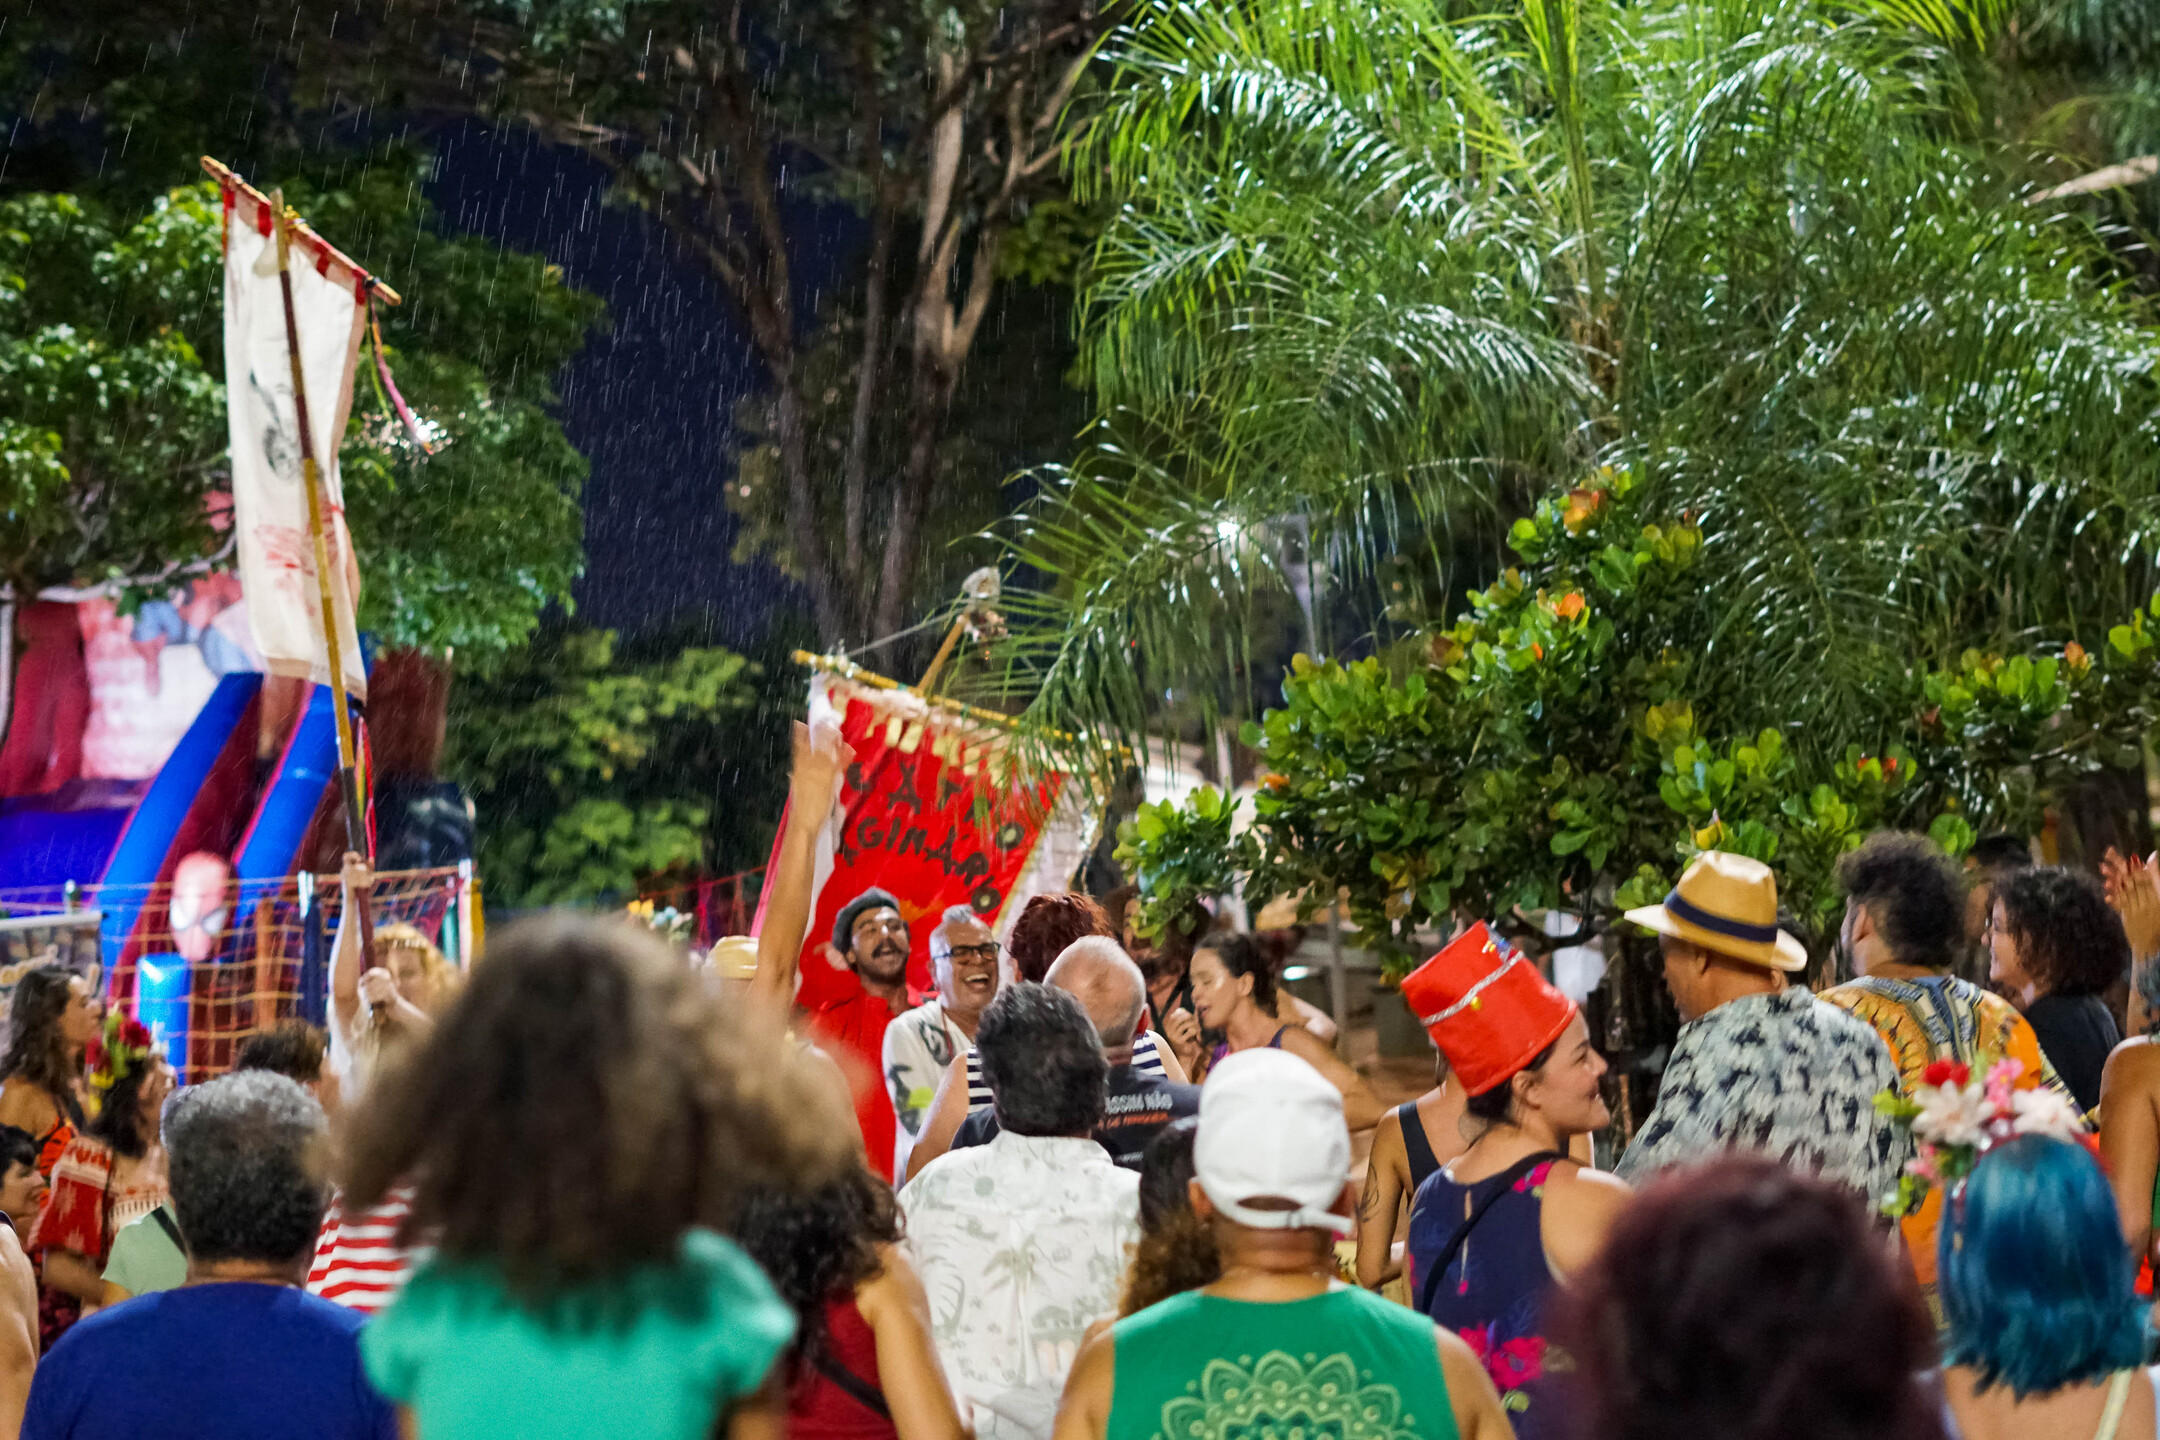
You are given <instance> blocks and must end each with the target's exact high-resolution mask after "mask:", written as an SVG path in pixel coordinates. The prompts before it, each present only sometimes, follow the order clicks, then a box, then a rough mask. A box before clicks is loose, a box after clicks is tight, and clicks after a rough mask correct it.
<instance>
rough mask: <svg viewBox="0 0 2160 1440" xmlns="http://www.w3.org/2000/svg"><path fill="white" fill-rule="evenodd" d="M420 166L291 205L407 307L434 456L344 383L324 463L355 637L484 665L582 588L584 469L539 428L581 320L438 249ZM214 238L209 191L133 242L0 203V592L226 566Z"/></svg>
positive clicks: (537, 291) (40, 199)
mask: <svg viewBox="0 0 2160 1440" xmlns="http://www.w3.org/2000/svg"><path fill="white" fill-rule="evenodd" d="M423 166H424V162H422V161H419V160H417V159H415V158H413V157H410V156H405V155H394V156H392V157H390V159H389V160H388V161H386V162H385V163H382V164H378V165H375V166H370V167H363V168H357V169H356V172H355V173H353V174H351V175H349V176H347V177H345V181H344V183H343V184H342V185H340V186H338V187H336V188H327V189H326V188H317V187H315V186H311V185H305V184H302V185H295V186H294V187H292V190H291V191H290V193H289V194H288V200H289V201H290V202H291V203H294V204H295V205H296V206H297V207H299V208H301V209H302V210H303V212H304V213H306V214H307V215H308V218H309V219H310V220H311V221H313V222H314V223H315V224H316V225H317V226H318V227H319V228H321V229H322V230H323V232H324V233H326V234H328V235H330V236H332V237H334V238H335V240H336V241H337V242H338V243H339V244H340V246H341V247H342V248H345V249H346V250H347V252H348V253H350V254H352V255H353V256H354V258H356V259H358V260H359V261H360V262H361V263H362V264H364V265H369V266H370V267H371V268H375V269H377V270H378V272H379V273H381V274H382V275H383V276H384V277H385V278H386V279H388V280H390V281H392V282H393V283H394V284H395V285H396V286H397V287H398V288H399V289H400V290H401V291H402V292H403V293H404V294H406V295H407V296H409V297H410V298H409V300H408V302H407V304H406V305H405V306H403V307H385V312H386V313H384V315H383V331H384V339H385V343H386V348H387V350H388V351H389V354H390V359H391V364H392V368H393V371H394V372H395V374H396V377H397V380H398V383H399V387H400V389H401V390H402V391H403V393H404V394H405V396H406V398H407V399H408V401H410V402H411V404H412V405H413V406H414V408H415V409H416V411H417V412H418V413H419V414H420V415H421V416H422V417H424V418H425V419H427V420H428V421H430V422H432V423H433V424H435V425H437V426H439V427H440V428H441V432H442V433H441V439H442V441H443V442H444V444H443V448H442V449H441V451H440V453H439V454H437V455H436V456H435V457H433V458H432V459H427V458H424V457H422V455H421V454H420V453H419V452H418V450H417V449H416V448H415V447H413V446H412V445H411V444H410V443H409V442H408V441H407V439H406V438H405V436H404V433H403V431H402V429H401V427H399V426H398V425H397V424H396V423H395V421H394V420H391V419H390V418H389V416H388V412H387V409H386V407H385V406H384V405H383V404H382V403H381V401H380V400H379V398H378V396H377V394H376V391H375V387H374V385H373V383H372V380H371V376H372V366H371V365H368V364H366V363H363V366H362V375H361V378H360V380H359V381H358V384H357V388H356V394H355V397H354V405H353V419H352V422H351V424H350V427H349V428H348V430H347V432H346V436H345V440H344V443H343V445H342V446H341V448H340V452H339V459H340V463H341V468H342V473H343V477H344V485H345V495H346V504H347V513H348V519H349V523H350V524H351V526H352V530H353V539H354V544H355V546H356V547H357V549H358V551H359V554H360V556H361V561H362V576H363V588H362V594H361V605H360V622H361V624H362V625H363V627H365V628H367V629H369V630H372V631H374V632H375V633H376V635H377V636H378V637H379V638H380V639H381V640H382V641H383V642H384V643H386V644H389V645H401V646H418V647H421V648H425V649H429V650H432V651H436V652H438V653H440V652H446V651H448V650H450V649H452V648H461V649H464V650H465V651H467V653H468V654H477V655H479V656H482V657H484V656H486V655H487V654H489V653H493V652H500V651H502V650H504V649H506V648H508V647H510V646H513V645H516V644H518V643H519V642H521V641H522V640H523V638H524V636H525V635H526V634H527V633H528V632H529V631H530V630H531V629H532V627H533V625H534V623H535V622H536V620H537V618H538V616H539V613H540V611H541V609H542V608H543V607H544V606H545V605H547V604H549V603H550V602H560V601H566V600H567V599H568V597H569V592H570V585H571V582H572V581H573V580H574V579H575V578H576V576H577V574H578V572H579V569H580V568H581V563H582V554H581V534H582V526H581V517H580V515H579V511H578V502H577V494H578V489H579V487H580V486H581V485H582V483H583V481H584V476H585V462H584V460H583V458H582V457H580V456H579V455H578V454H577V452H576V451H575V450H574V449H573V448H572V447H571V446H570V444H569V443H568V441H567V440H565V439H564V437H563V434H562V429H561V426H560V425H559V424H558V423H557V422H556V421H555V419H554V418H553V417H552V415H551V414H550V413H549V407H550V406H551V405H552V404H553V402H554V399H555V396H554V393H553V390H552V377H553V376H554V375H555V374H556V373H557V372H558V371H559V370H560V368H561V366H562V364H563V362H564V361H566V360H567V359H568V358H569V356H570V355H571V354H572V353H573V352H574V351H575V350H576V349H577V347H578V346H579V345H580V344H581V343H583V339H584V336H585V335H586V333H587V332H588V331H589V330H590V329H591V328H592V326H593V325H595V324H596V323H598V321H599V318H600V309H599V305H598V302H597V301H596V300H594V299H593V298H592V297H590V296H587V295H584V294H582V293H580V292H578V291H575V290H572V289H570V288H569V287H568V286H566V285H565V284H564V283H563V281H562V277H561V274H560V273H559V272H557V271H555V270H554V269H552V268H551V267H549V266H546V265H545V264H544V263H542V262H541V261H540V260H538V259H537V258H536V257H532V256H527V255H518V254H513V253H510V252H506V251H503V250H500V249H498V248H496V247H494V246H492V245H489V244H486V243H485V242H481V241H475V240H469V239H451V238H447V237H444V236H443V235H441V234H439V233H438V232H437V231H436V230H435V228H434V227H433V224H432V217H431V215H430V214H429V212H428V210H427V207H426V204H425V201H424V200H422V199H421V198H420V193H419V189H418V185H417V181H418V179H419V178H420V175H421V171H422V168H423ZM218 226H219V205H218V198H217V191H216V188H215V186H213V185H208V184H197V185H185V186H182V187H180V188H178V189H175V190H173V191H171V192H170V193H169V194H166V195H164V196H161V197H160V198H159V199H158V200H157V201H156V202H155V203H154V204H152V205H151V206H150V208H149V210H148V212H147V213H146V214H144V215H142V216H141V217H140V218H138V219H136V220H134V221H133V222H132V223H126V222H123V221H122V220H120V219H118V218H116V217H115V216H114V215H113V214H112V213H111V212H110V211H108V210H107V209H105V208H104V207H103V206H101V205H99V204H97V203H95V202H93V201H90V200H86V199H84V198H82V197H79V196H74V195H67V194H28V195H21V196H17V197H14V198H12V199H9V200H6V201H4V202H0V498H4V504H0V579H4V580H5V581H6V582H7V583H8V584H10V585H12V586H13V588H14V589H15V590H16V591H17V593H20V594H28V593H34V592H35V591H36V590H37V589H38V588H40V587H43V586H47V585H70V584H72V585H80V584H89V583H95V582H99V581H107V580H122V581H128V582H134V583H136V584H137V585H139V586H142V587H145V588H147V587H149V586H151V585H152V584H153V583H154V582H155V581H156V580H157V579H159V578H160V577H162V576H165V575H167V574H170V573H174V572H176V571H181V570H185V569H187V568H190V567H200V566H202V565H205V564H208V563H211V562H212V561H213V560H214V559H215V558H216V557H217V556H218V555H219V554H220V553H221V547H222V546H223V544H224V537H223V536H222V535H221V534H220V533H219V531H218V529H217V527H216V526H215V525H214V524H213V517H212V510H211V506H210V504H209V502H210V499H211V497H212V496H213V495H214V494H216V493H218V492H220V491H221V490H222V489H223V488H224V486H225V484H226V470H225V449H226V419H225V404H224V384H223V379H222V377H223V371H224V362H223V358H222V351H223V344H222V329H221V325H222V320H221V310H220V306H221V296H222V283H223V282H222V276H223V260H222V259H221V257H220V254H219V248H218Z"/></svg>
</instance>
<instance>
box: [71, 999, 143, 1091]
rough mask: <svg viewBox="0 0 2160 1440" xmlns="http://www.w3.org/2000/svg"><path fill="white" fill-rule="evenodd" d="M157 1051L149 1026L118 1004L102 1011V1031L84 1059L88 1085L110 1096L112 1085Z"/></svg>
mask: <svg viewBox="0 0 2160 1440" xmlns="http://www.w3.org/2000/svg"><path fill="white" fill-rule="evenodd" d="M156 1051H157V1040H156V1038H155V1037H154V1036H152V1035H151V1033H150V1027H148V1026H147V1025H145V1024H143V1023H142V1021H140V1020H137V1019H136V1018H135V1017H134V1016H132V1015H125V1014H122V1013H121V1011H120V1008H119V1007H118V1006H114V1007H113V1008H112V1009H110V1010H107V1011H106V1012H105V1033H104V1034H103V1035H101V1036H100V1037H98V1038H97V1039H95V1040H93V1041H91V1042H90V1048H89V1051H88V1053H87V1054H86V1055H84V1057H83V1058H84V1059H86V1060H88V1061H89V1062H90V1088H91V1089H93V1090H95V1091H97V1093H98V1094H100V1095H109V1094H111V1093H112V1088H113V1087H114V1086H115V1085H118V1084H119V1083H120V1082H121V1081H122V1080H125V1079H127V1077H128V1076H130V1075H132V1074H134V1073H135V1071H136V1069H137V1068H138V1067H140V1066H141V1065H142V1063H143V1062H144V1061H145V1060H147V1059H149V1058H150V1057H151V1056H152V1055H153V1054H155V1053H156Z"/></svg>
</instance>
